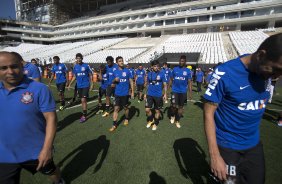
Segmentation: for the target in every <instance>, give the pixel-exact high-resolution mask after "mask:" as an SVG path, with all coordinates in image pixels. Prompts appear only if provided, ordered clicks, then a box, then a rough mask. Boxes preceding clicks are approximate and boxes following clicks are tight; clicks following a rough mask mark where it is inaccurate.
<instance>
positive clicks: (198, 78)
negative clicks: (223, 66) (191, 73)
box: [196, 71, 204, 82]
mask: <svg viewBox="0 0 282 184" xmlns="http://www.w3.org/2000/svg"><path fill="white" fill-rule="evenodd" d="M203 77H204V72H202V71H197V72H196V82H203Z"/></svg>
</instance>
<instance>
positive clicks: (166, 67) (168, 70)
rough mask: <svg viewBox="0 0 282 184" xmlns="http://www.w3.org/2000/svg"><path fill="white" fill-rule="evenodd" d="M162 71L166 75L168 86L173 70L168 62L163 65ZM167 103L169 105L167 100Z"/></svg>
mask: <svg viewBox="0 0 282 184" xmlns="http://www.w3.org/2000/svg"><path fill="white" fill-rule="evenodd" d="M162 71H163V72H164V74H165V79H166V83H167V84H168V83H169V81H170V77H171V69H170V68H169V65H168V64H167V62H164V63H163V69H162ZM165 103H168V101H167V100H165Z"/></svg>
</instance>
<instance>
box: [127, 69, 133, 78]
mask: <svg viewBox="0 0 282 184" xmlns="http://www.w3.org/2000/svg"><path fill="white" fill-rule="evenodd" d="M127 73H128V74H129V78H130V79H133V76H134V71H132V73H131V72H130V71H129V70H128V72H127Z"/></svg>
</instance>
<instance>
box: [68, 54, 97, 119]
mask: <svg viewBox="0 0 282 184" xmlns="http://www.w3.org/2000/svg"><path fill="white" fill-rule="evenodd" d="M75 58H76V60H77V64H76V65H75V66H74V68H73V74H74V75H73V78H72V80H71V81H70V83H69V86H68V88H70V86H71V84H72V83H73V82H74V80H76V81H77V91H78V95H79V97H80V99H81V105H82V116H81V117H80V122H81V123H84V122H85V121H86V116H87V98H88V97H89V90H90V91H91V90H92V88H93V80H92V78H93V76H92V74H93V72H92V70H91V68H90V66H89V65H88V64H86V63H84V62H83V56H82V54H81V53H77V54H76V56H75ZM90 87H91V89H89V88H90Z"/></svg>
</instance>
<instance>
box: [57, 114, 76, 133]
mask: <svg viewBox="0 0 282 184" xmlns="http://www.w3.org/2000/svg"><path fill="white" fill-rule="evenodd" d="M80 116H81V112H76V113H74V114H70V115H68V116H67V117H65V118H64V119H63V120H61V121H59V122H58V126H57V132H59V131H61V130H63V129H64V128H66V127H67V126H69V125H70V124H72V123H73V122H74V121H76V120H79V118H80Z"/></svg>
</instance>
